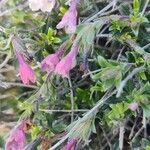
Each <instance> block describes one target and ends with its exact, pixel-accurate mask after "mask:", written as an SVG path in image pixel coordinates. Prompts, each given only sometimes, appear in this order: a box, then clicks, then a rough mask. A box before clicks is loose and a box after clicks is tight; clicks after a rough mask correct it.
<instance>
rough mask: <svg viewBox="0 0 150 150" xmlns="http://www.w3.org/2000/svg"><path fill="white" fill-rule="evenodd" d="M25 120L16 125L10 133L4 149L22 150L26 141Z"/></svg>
mask: <svg viewBox="0 0 150 150" xmlns="http://www.w3.org/2000/svg"><path fill="white" fill-rule="evenodd" d="M25 128H26V122H25V121H23V122H21V123H20V124H19V125H17V126H16V127H15V128H14V129H13V130H12V132H11V133H10V136H9V138H8V139H7V141H6V144H5V150H23V148H24V146H25V142H26V137H25V131H24V129H25Z"/></svg>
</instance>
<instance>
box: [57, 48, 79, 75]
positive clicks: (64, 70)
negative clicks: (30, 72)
mask: <svg viewBox="0 0 150 150" xmlns="http://www.w3.org/2000/svg"><path fill="white" fill-rule="evenodd" d="M78 49H79V46H78V45H75V46H74V45H73V47H72V49H71V51H70V52H69V53H68V54H67V55H66V56H65V57H64V58H63V59H62V60H61V61H60V62H59V63H58V64H57V66H56V69H55V73H56V74H59V75H61V76H62V77H68V76H69V72H70V70H71V69H73V68H74V67H75V65H76V55H77V53H78Z"/></svg>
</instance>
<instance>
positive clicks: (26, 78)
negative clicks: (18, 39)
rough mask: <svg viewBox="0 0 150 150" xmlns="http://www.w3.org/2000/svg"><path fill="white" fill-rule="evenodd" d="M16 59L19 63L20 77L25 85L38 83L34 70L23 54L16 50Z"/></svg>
mask: <svg viewBox="0 0 150 150" xmlns="http://www.w3.org/2000/svg"><path fill="white" fill-rule="evenodd" d="M16 57H17V59H18V62H19V75H20V78H21V80H22V82H23V83H24V84H27V85H28V84H30V82H32V83H35V82H36V76H35V73H34V71H33V70H32V68H31V67H30V66H29V65H28V64H27V63H26V61H25V59H24V56H23V54H22V53H21V52H19V51H17V50H16Z"/></svg>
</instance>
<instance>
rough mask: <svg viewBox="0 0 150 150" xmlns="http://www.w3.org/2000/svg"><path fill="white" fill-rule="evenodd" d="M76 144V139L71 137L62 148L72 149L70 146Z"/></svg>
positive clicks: (65, 149)
mask: <svg viewBox="0 0 150 150" xmlns="http://www.w3.org/2000/svg"><path fill="white" fill-rule="evenodd" d="M76 144H77V140H76V139H72V140H70V141H69V142H68V143H67V145H66V146H65V147H64V148H63V150H72V148H74V147H75V145H76Z"/></svg>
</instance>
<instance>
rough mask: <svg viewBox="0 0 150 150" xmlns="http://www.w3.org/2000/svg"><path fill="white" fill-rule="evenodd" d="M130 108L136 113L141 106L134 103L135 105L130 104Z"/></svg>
mask: <svg viewBox="0 0 150 150" xmlns="http://www.w3.org/2000/svg"><path fill="white" fill-rule="evenodd" d="M128 107H129V109H130V110H132V111H135V110H137V109H138V107H139V105H138V103H137V102H133V103H130V104H129V106H128Z"/></svg>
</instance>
